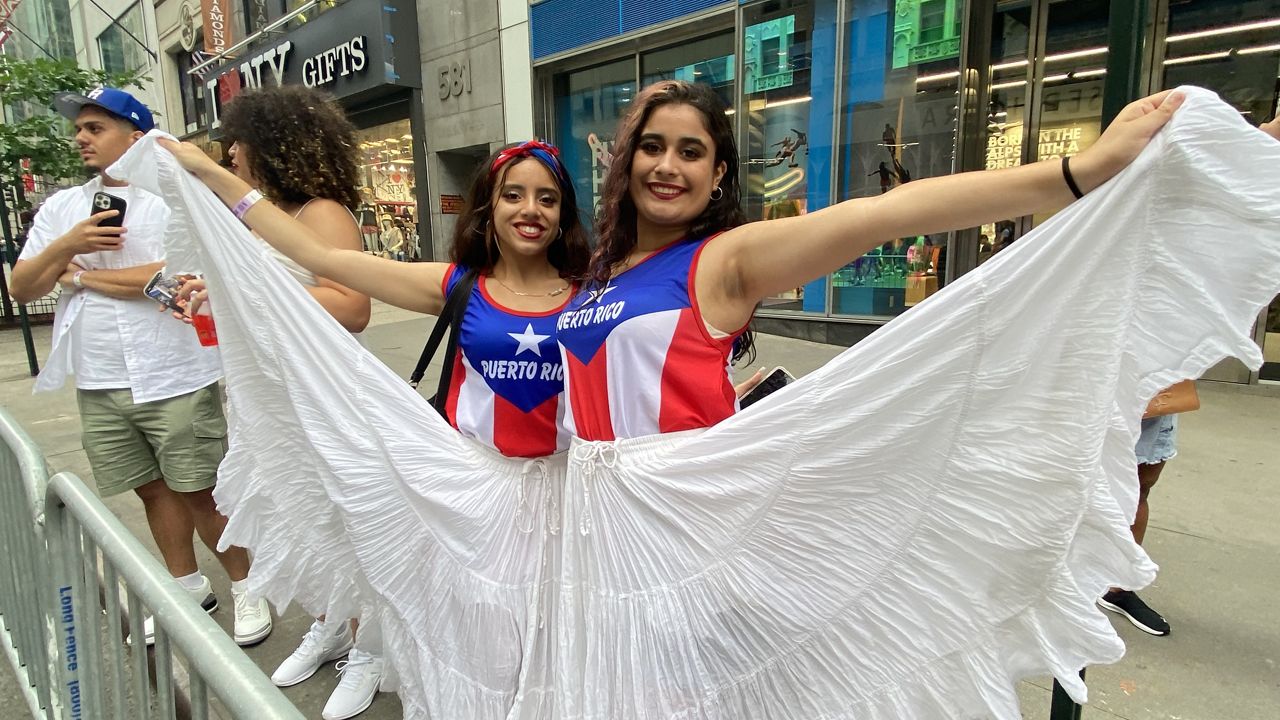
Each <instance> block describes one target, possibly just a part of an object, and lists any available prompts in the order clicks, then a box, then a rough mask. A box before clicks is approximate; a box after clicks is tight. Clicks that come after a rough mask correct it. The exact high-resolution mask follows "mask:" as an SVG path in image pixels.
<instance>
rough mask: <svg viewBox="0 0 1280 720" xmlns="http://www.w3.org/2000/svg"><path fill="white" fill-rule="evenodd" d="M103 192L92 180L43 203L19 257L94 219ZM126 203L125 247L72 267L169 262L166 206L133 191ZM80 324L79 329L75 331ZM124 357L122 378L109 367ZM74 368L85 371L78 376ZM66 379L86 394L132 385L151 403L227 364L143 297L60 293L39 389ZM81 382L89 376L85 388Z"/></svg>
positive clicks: (188, 388) (215, 375)
mask: <svg viewBox="0 0 1280 720" xmlns="http://www.w3.org/2000/svg"><path fill="white" fill-rule="evenodd" d="M103 189H104V188H103V185H102V180H101V179H100V178H94V179H93V180H91V181H89V182H87V183H85V184H84V185H81V186H80V187H75V188H70V189H67V190H63V191H61V192H59V193H57V194H56V195H54V196H53V197H51V198H49V199H48V200H47V201H45V203H44V205H43V206H42V207H41V208H40V211H39V212H37V213H36V217H35V223H34V224H33V225H32V227H31V231H30V233H29V234H28V236H27V244H26V246H25V247H24V248H23V249H22V255H20V256H19V259H20V260H30V259H31V258H33V257H35V256H36V255H38V254H40V253H41V252H43V251H44V250H45V249H47V248H48V247H49V245H50V244H51V243H52V242H53V241H54V240H56V239H58V238H59V237H61V236H63V235H65V234H66V233H67V232H68V231H70V230H71V227H72V226H73V225H75V224H76V223H78V222H80V221H81V220H84V219H85V218H87V217H89V216H90V215H91V214H92V213H91V212H90V211H91V210H92V201H93V195H94V193H96V192H98V191H100V190H103ZM110 190H112V191H116V190H117V189H116V188H111V189H110ZM122 197H125V199H126V201H127V202H128V208H127V209H126V210H125V213H124V227H125V229H126V232H125V241H124V245H123V247H122V248H121V249H120V250H116V251H100V252H95V253H88V254H85V255H77V256H76V257H75V261H74V262H75V263H76V264H78V265H80V266H81V267H83V268H85V269H86V270H114V269H122V268H129V267H134V266H137V265H146V264H148V263H154V262H160V261H163V260H164V231H165V227H166V225H168V222H169V209H168V208H167V207H166V206H165V204H164V201H163V200H161V199H160V198H159V197H157V196H155V195H152V194H151V193H149V192H147V191H145V190H142V189H141V188H136V187H132V188H129V189H128V191H127V192H126V193H123V194H122ZM182 269H183V270H190V269H192V268H182ZM90 300H91V301H90ZM77 323H81V325H80V326H79V327H77ZM113 323H114V327H113V326H112V325H113ZM117 345H118V348H117V347H116V346H117ZM119 357H122V358H123V365H124V371H125V372H124V377H119V375H120V373H119V370H120V368H119V367H118V363H117V362H112V359H113V358H119ZM86 359H93V360H95V361H96V362H105V363H106V364H108V365H114V366H116V367H114V369H112V368H95V369H101V370H103V371H104V372H101V373H98V374H97V375H95V372H94V370H95V369H90V368H88V367H85V363H86ZM77 368H80V369H81V370H82V372H80V373H77ZM68 373H71V374H76V375H77V387H79V388H81V389H86V390H87V389H101V388H103V387H107V386H114V387H119V388H126V387H127V388H129V389H130V390H131V391H132V392H133V401H134V402H135V403H146V402H153V401H155V400H165V399H167V398H171V397H177V396H178V395H185V394H186V393H190V392H194V391H196V390H199V389H200V388H202V387H205V386H206V385H210V384H212V383H214V382H217V380H218V379H219V378H221V377H222V365H221V362H220V360H219V357H218V350H217V348H206V347H202V346H201V345H200V343H199V341H198V340H197V339H196V334H195V331H194V330H193V329H192V328H191V327H189V326H187V325H186V324H184V323H182V322H180V321H178V320H175V319H174V318H173V317H172V316H170V314H169V313H167V312H159V305H157V304H156V302H155V301H154V300H151V299H150V298H147V297H145V296H143V295H142V293H139V294H138V298H137V299H136V300H135V299H129V300H125V299H121V298H113V297H109V296H106V295H103V294H100V293H94V291H92V290H89V289H84V290H77V291H75V292H70V291H67V290H63V292H62V296H61V297H59V298H58V308H57V311H56V314H55V316H54V332H53V351H52V352H51V353H50V355H49V359H48V360H47V361H46V363H45V367H44V369H43V370H42V371H41V372H40V376H39V377H38V378H37V379H36V385H35V391H36V392H42V391H48V390H56V389H58V388H60V387H62V385H63V383H64V382H66V378H67V374H68ZM81 377H83V378H85V382H84V383H83V384H81V382H80V378H81Z"/></svg>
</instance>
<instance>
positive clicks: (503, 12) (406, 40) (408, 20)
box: [156, 0, 532, 260]
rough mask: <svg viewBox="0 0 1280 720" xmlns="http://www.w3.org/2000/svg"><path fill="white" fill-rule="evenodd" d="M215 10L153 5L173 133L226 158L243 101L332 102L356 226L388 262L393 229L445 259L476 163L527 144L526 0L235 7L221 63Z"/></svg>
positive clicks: (420, 254)
mask: <svg viewBox="0 0 1280 720" xmlns="http://www.w3.org/2000/svg"><path fill="white" fill-rule="evenodd" d="M213 1H214V2H216V1H217V0H213ZM209 2H210V0H205V4H204V5H203V6H202V4H201V2H200V1H199V0H160V2H159V3H157V5H156V19H157V24H158V26H159V37H160V46H161V48H162V53H161V54H162V56H163V59H162V62H161V64H162V67H163V76H164V79H163V84H164V86H165V87H166V88H167V90H168V93H167V107H166V110H167V114H168V115H169V116H170V117H172V118H173V119H174V121H173V123H172V124H171V125H170V127H171V129H173V131H174V132H175V133H176V134H179V135H181V136H183V137H184V139H187V140H191V141H193V142H196V143H197V144H200V145H202V146H203V147H205V149H206V151H207V152H209V153H210V154H212V155H214V156H220V155H221V154H222V153H224V152H225V149H224V148H223V147H221V143H220V142H219V140H220V137H221V136H220V134H219V131H218V124H219V123H218V114H219V112H220V111H221V108H222V107H223V106H224V105H225V103H227V102H230V101H231V100H232V99H233V98H234V96H235V95H236V94H237V93H238V92H241V91H243V90H244V89H247V88H253V87H263V86H267V87H269V86H272V85H277V84H290V83H294V84H303V85H308V86H312V87H317V88H320V89H323V90H325V91H327V92H329V93H331V94H332V95H333V96H334V97H335V98H337V99H338V101H339V102H340V103H341V104H342V106H343V107H344V109H345V110H346V112H347V114H348V116H350V117H351V119H352V121H353V122H354V123H355V124H356V126H357V128H358V130H359V142H360V158H361V159H360V163H361V177H362V187H361V189H360V192H361V196H362V198H363V200H364V202H363V203H362V205H361V207H360V209H359V211H358V212H357V216H358V219H359V221H360V224H361V227H362V231H363V233H364V236H365V247H366V249H367V250H369V251H371V252H385V248H384V245H383V243H382V241H381V239H380V236H381V234H382V233H383V232H384V229H385V228H386V227H387V226H388V223H394V222H397V221H398V222H399V223H402V224H404V225H406V226H407V227H411V228H414V233H413V234H414V236H415V237H416V238H417V242H416V243H414V245H416V250H415V251H414V252H413V253H411V254H409V255H408V256H406V258H405V259H415V260H416V259H436V258H444V257H446V256H447V252H448V246H449V238H450V236H451V233H452V231H453V225H454V223H453V220H454V216H455V215H456V214H457V213H458V212H459V210H460V204H461V197H462V196H463V195H464V194H465V191H466V187H467V184H468V182H469V180H470V176H471V173H472V171H473V170H474V168H475V167H476V166H477V164H478V163H479V160H480V159H482V158H484V157H485V156H487V155H488V154H489V152H490V151H491V150H492V149H493V148H496V147H499V146H501V145H502V144H504V143H505V142H507V141H508V139H524V138H528V137H530V136H531V134H532V121H531V118H532V90H531V87H532V76H531V70H530V65H529V42H528V38H529V31H528V17H529V13H528V5H527V4H526V3H524V2H510V1H509V0H501V2H500V1H499V0H487V1H486V2H463V0H448V1H446V2H434V1H428V0H418V1H417V2H415V0H346V1H345V2H340V3H332V2H327V1H316V0H231V1H230V2H229V3H227V4H226V5H225V6H223V7H222V11H223V13H224V14H225V17H226V25H227V30H226V32H227V37H225V38H220V41H221V42H223V43H224V44H225V45H226V48H227V49H226V50H225V52H222V53H217V54H210V53H208V52H206V43H205V42H204V40H205V32H206V28H207V27H208V26H207V25H206V24H205V23H204V22H203V18H202V15H201V13H202V11H207V10H208V5H209Z"/></svg>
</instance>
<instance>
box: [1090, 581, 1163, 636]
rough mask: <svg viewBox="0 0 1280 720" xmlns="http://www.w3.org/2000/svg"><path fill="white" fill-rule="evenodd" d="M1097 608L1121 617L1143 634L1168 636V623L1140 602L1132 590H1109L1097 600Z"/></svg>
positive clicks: (1140, 599)
mask: <svg viewBox="0 0 1280 720" xmlns="http://www.w3.org/2000/svg"><path fill="white" fill-rule="evenodd" d="M1098 606H1099V607H1101V608H1102V609H1103V610H1110V611H1111V612H1113V613H1117V614H1119V615H1123V616H1124V617H1126V618H1127V619H1128V620H1129V622H1131V623H1133V626H1134V627H1136V628H1138V629H1139V630H1141V631H1142V632H1144V633H1150V634H1152V635H1168V634H1169V623H1168V622H1167V621H1165V619H1164V618H1162V617H1160V613H1158V612H1156V611H1155V610H1152V609H1151V607H1150V606H1149V605H1147V604H1146V603H1144V602H1142V598H1140V597H1138V594H1137V593H1135V592H1133V591H1132V590H1111V591H1108V592H1107V594H1106V595H1103V596H1102V597H1100V598H1098Z"/></svg>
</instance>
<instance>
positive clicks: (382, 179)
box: [356, 120, 421, 261]
mask: <svg viewBox="0 0 1280 720" xmlns="http://www.w3.org/2000/svg"><path fill="white" fill-rule="evenodd" d="M356 136H357V139H358V140H359V141H360V200H361V202H360V207H359V208H358V209H357V210H356V220H357V221H358V222H359V223H360V232H361V234H362V235H363V236H364V249H365V251H366V252H370V253H373V254H376V255H380V256H382V257H389V258H394V259H396V260H405V261H412V260H418V259H419V258H420V257H421V251H420V245H419V227H418V217H419V215H418V205H417V201H416V198H417V189H416V187H415V179H414V169H413V135H412V133H410V131H409V121H408V120H399V121H396V122H392V123H388V124H386V125H378V126H376V127H372V128H366V129H363V130H358V131H357V132H356Z"/></svg>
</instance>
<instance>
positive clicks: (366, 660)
mask: <svg viewBox="0 0 1280 720" xmlns="http://www.w3.org/2000/svg"><path fill="white" fill-rule="evenodd" d="M385 668H386V661H385V660H383V659H382V658H380V657H377V656H376V655H370V654H369V653H367V652H361V651H360V650H356V649H353V650H352V651H351V653H350V654H348V655H347V661H346V662H340V663H338V674H339V675H340V676H341V677H342V679H341V680H339V681H338V687H336V688H334V689H333V694H332V695H330V696H329V702H327V703H325V704H324V710H323V711H321V713H320V717H322V718H324V720H347V718H351V717H355V716H356V715H359V714H360V713H362V712H364V711H365V710H367V709H369V706H370V705H372V704H373V696H374V695H377V694H378V690H379V688H380V687H381V685H382V675H383V672H384V670H385Z"/></svg>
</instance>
